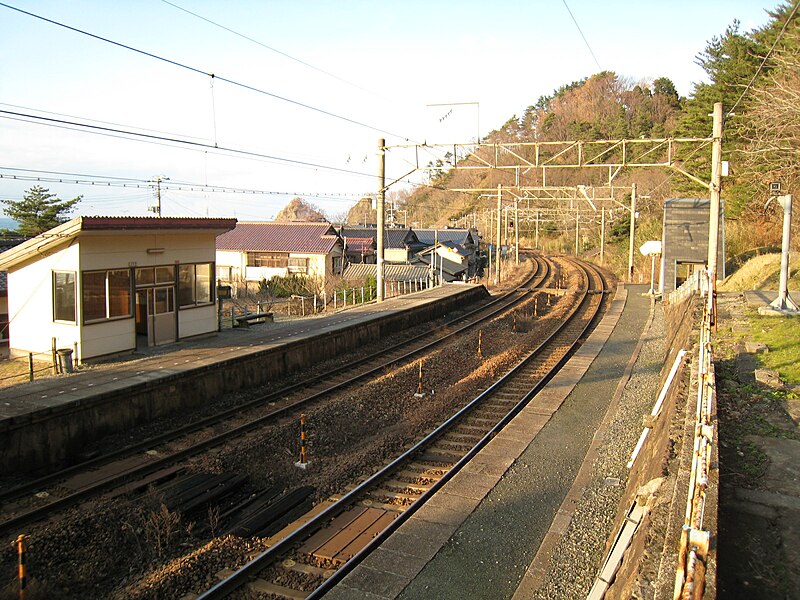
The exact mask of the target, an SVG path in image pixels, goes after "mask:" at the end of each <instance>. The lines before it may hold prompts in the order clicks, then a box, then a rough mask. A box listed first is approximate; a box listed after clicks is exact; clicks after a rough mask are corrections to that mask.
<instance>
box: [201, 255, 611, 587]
mask: <svg viewBox="0 0 800 600" xmlns="http://www.w3.org/2000/svg"><path fill="white" fill-rule="evenodd" d="M573 262H574V264H575V268H576V269H578V270H579V272H580V273H581V274H582V278H583V284H582V285H581V286H579V287H580V294H579V300H578V301H576V303H575V305H574V307H573V308H572V311H571V313H570V314H569V315H568V317H567V318H566V319H565V320H564V321H563V322H562V324H561V325H560V326H559V327H558V329H557V330H556V331H555V332H553V333H552V334H551V335H550V336H549V337H548V338H547V339H545V340H544V341H542V342H541V343H540V344H539V345H538V346H537V347H536V348H535V349H533V350H532V351H530V352H529V353H528V354H527V355H526V356H525V358H524V359H523V360H522V361H520V362H519V364H517V366H516V367H514V368H513V369H512V370H511V371H510V372H509V373H507V374H506V375H505V376H503V377H502V378H501V379H500V380H498V381H497V382H495V383H494V384H493V385H492V386H491V387H489V388H488V389H486V390H485V391H484V392H483V393H481V394H480V395H479V396H477V397H476V398H474V399H473V400H472V401H471V402H469V403H468V404H467V405H466V406H464V407H463V408H462V409H461V410H460V411H458V412H457V413H456V414H454V415H453V416H452V417H450V418H449V419H447V421H445V422H444V423H442V424H441V425H440V426H439V427H437V428H436V429H435V430H434V431H433V432H432V433H430V434H429V435H428V436H426V437H425V438H424V439H422V440H420V441H419V442H418V443H417V444H415V445H414V446H413V447H412V448H411V449H409V450H408V451H406V452H405V453H404V454H402V455H401V456H399V457H397V458H396V459H395V460H393V461H392V462H391V463H390V464H388V465H387V466H386V467H384V468H383V469H381V470H380V471H379V472H377V473H375V474H374V475H372V476H371V477H369V478H368V479H367V480H366V481H364V482H363V483H361V484H359V485H358V486H356V487H354V488H353V489H352V490H351V491H349V492H348V493H347V494H345V495H344V496H342V497H341V498H338V499H333V500H331V501H329V505H328V506H327V508H325V509H324V510H322V511H321V512H318V514H317V515H316V516H314V517H313V518H310V519H308V520H306V521H305V523H304V524H302V525H299V526H298V527H297V528H296V529H295V530H294V531H293V532H292V533H291V534H289V535H288V536H286V537H284V538H283V539H282V540H280V541H278V542H277V543H276V544H275V545H274V546H272V547H271V548H270V549H269V550H267V551H266V552H264V553H263V554H261V555H259V556H258V557H256V558H255V559H254V560H252V561H251V562H250V563H248V564H247V565H245V566H244V567H242V568H240V569H239V570H237V571H236V572H234V573H233V574H232V575H231V576H230V577H228V578H227V579H225V580H224V581H222V582H220V583H219V584H218V585H216V586H215V587H213V588H212V589H210V590H208V591H207V592H205V593H204V594H202V595H201V596H200V598H201V599H202V600H212V599H214V600H215V599H218V598H225V597H228V596H229V595H230V594H231V593H232V592H233V591H235V590H236V589H238V588H239V587H242V586H243V585H245V584H247V583H251V586H250V590H251V591H258V592H261V593H265V594H272V595H273V596H278V597H280V596H284V597H288V598H306V597H308V598H316V597H319V596H321V595H323V594H324V593H325V592H326V591H327V590H328V589H330V587H332V586H333V585H335V583H336V582H337V581H338V580H339V579H341V577H343V576H344V574H346V573H347V572H348V571H349V570H350V569H351V568H352V567H353V566H355V564H357V562H358V561H360V560H361V559H362V558H363V557H365V556H366V555H367V554H368V553H369V552H370V551H371V550H372V549H374V548H375V547H376V546H377V545H379V544H380V543H381V541H382V540H383V539H385V537H387V536H388V535H389V534H390V533H391V532H392V531H394V530H395V529H396V528H397V527H399V525H400V524H401V523H402V522H403V521H404V520H405V519H407V518H408V517H409V516H410V515H411V514H412V513H413V512H414V511H415V510H416V509H417V508H419V506H420V505H421V504H422V503H423V502H425V500H426V499H428V498H429V497H430V496H431V495H432V494H434V493H435V492H436V490H437V489H439V488H440V487H441V486H442V485H444V483H445V482H446V481H447V480H449V479H450V478H451V477H452V476H453V475H454V474H455V473H456V472H458V470H459V469H460V468H461V467H462V466H463V465H465V464H466V463H467V462H468V461H469V460H470V459H471V458H472V457H473V456H474V455H475V454H476V453H477V452H478V451H479V450H480V449H481V448H482V447H483V446H484V445H485V444H486V443H488V441H489V440H490V439H491V438H492V437H493V436H494V435H495V434H496V433H497V432H498V431H499V430H500V429H502V427H504V426H505V424H506V423H508V422H509V421H510V420H511V419H512V418H513V416H514V415H515V414H516V413H517V412H518V411H519V410H520V409H521V408H522V407H523V406H525V405H526V404H527V403H528V402H529V401H531V399H533V398H534V397H535V395H536V393H537V392H538V391H539V390H540V389H541V388H542V386H543V385H544V384H545V383H546V382H547V381H549V379H550V378H551V377H552V376H553V375H554V374H555V372H556V371H557V370H558V369H559V368H560V367H561V365H562V364H563V363H564V362H565V361H566V359H567V358H568V356H569V355H570V353H571V352H572V351H573V350H574V349H575V348H576V347H577V345H578V344H579V343H580V342H581V340H582V339H583V338H584V337H585V335H586V334H587V331H588V330H589V329H590V327H591V326H592V325H593V323H594V322H595V321H596V319H597V317H598V315H599V314H600V311H601V307H602V305H603V297H604V295H603V292H604V291H606V290H605V281H604V279H603V277H602V275H601V274H600V273H599V271H597V270H596V269H594V268H593V267H591V266H589V265H586V264H585V263H580V262H578V261H573Z"/></svg>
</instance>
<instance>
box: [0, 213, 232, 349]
mask: <svg viewBox="0 0 800 600" xmlns="http://www.w3.org/2000/svg"><path fill="white" fill-rule="evenodd" d="M235 226H236V219H214V218H182V217H180V218H174V217H76V218H74V219H72V220H70V221H67V222H66V223H63V224H62V225H59V226H58V227H55V228H53V229H51V230H49V231H46V232H44V233H42V234H40V235H38V236H36V237H34V238H31V239H29V240H27V241H25V242H23V243H22V244H19V245H18V246H15V247H14V248H11V249H9V250H7V251H5V252H3V253H2V254H0V270H2V271H7V273H8V275H7V281H8V319H9V326H8V331H9V345H10V352H11V355H12V356H18V355H22V354H27V353H29V352H32V353H36V354H47V353H50V352H51V351H52V347H53V344H54V343H55V346H56V347H57V348H59V349H73V350H74V351H75V352H76V353H77V355H76V356H75V358H76V359H77V360H79V361H81V362H83V361H85V360H88V359H93V358H98V357H102V356H108V355H113V354H120V353H125V352H132V351H134V350H136V348H137V347H139V348H141V347H145V346H154V345H161V344H168V343H172V342H175V341H177V340H181V339H186V338H190V337H195V336H199V335H204V334H209V333H213V332H216V331H217V310H216V306H215V302H216V298H215V285H214V260H215V239H216V237H217V236H218V235H220V234H222V233H224V232H225V231H229V230H231V229H233V228H234V227H235Z"/></svg>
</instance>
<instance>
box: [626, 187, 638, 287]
mask: <svg viewBox="0 0 800 600" xmlns="http://www.w3.org/2000/svg"><path fill="white" fill-rule="evenodd" d="M635 237H636V184H635V183H632V184H631V229H630V240H629V242H630V243H629V245H628V283H633V243H634V238H635Z"/></svg>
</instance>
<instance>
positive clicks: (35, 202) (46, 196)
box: [0, 185, 83, 236]
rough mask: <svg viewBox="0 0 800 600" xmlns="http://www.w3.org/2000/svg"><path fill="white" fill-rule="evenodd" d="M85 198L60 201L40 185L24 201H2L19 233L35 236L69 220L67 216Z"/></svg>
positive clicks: (28, 193)
mask: <svg viewBox="0 0 800 600" xmlns="http://www.w3.org/2000/svg"><path fill="white" fill-rule="evenodd" d="M81 198H83V196H78V197H76V198H73V199H72V200H60V199H59V198H58V196H56V195H55V194H51V193H50V190H49V189H47V188H43V187H41V186H39V185H35V186H33V187H32V188H31V189H29V190H28V191H27V192H25V194H24V195H23V197H22V200H20V201H15V200H0V202H2V203H3V204H5V205H6V208H4V209H3V212H5V214H6V215H8V216H9V217H10V218H12V219H14V220H15V221H17V222H18V223H19V227H18V228H17V232H18V233H19V234H21V235H26V236H34V235H39V234H40V233H42V232H45V231H47V230H48V229H52V228H53V227H56V226H57V225H61V223H64V222H66V221H67V220H68V217H67V216H66V215H67V214H69V212H70V211H71V210H72V209H73V207H74V206H75V205H76V204H77V203H78V202H80V200H81Z"/></svg>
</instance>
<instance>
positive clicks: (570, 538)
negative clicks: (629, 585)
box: [400, 287, 664, 600]
mask: <svg viewBox="0 0 800 600" xmlns="http://www.w3.org/2000/svg"><path fill="white" fill-rule="evenodd" d="M639 291H641V290H639V289H638V287H635V288H634V289H633V290H631V291H630V292H629V295H628V303H629V305H628V307H626V310H625V311H624V312H623V314H622V316H621V318H620V321H619V324H618V326H617V327H616V329H615V330H614V332H613V333H612V335H611V337H610V338H609V340H608V342H607V343H606V346H605V348H604V349H603V351H602V352H601V353H600V355H599V356H598V357H597V358H596V359H595V361H594V362H593V364H592V366H591V367H590V368H589V371H588V372H587V374H586V376H585V377H584V379H583V380H582V381H581V382H580V383H579V384H578V385H577V386H576V387H575V389H574V390H573V392H572V393H571V394H570V396H569V398H568V399H567V400H566V401H565V403H564V404H563V406H562V407H561V409H560V410H559V411H558V412H557V413H556V414H555V415H554V417H553V419H552V420H551V421H550V422H549V423H548V424H547V425H546V426H545V428H544V429H543V430H542V431H541V432H540V433H539V434H538V435H537V437H536V438H535V439H534V441H533V442H532V443H531V445H530V446H529V447H528V449H527V450H526V451H525V452H524V453H523V454H522V456H521V457H520V459H519V460H518V461H517V462H516V463H515V464H514V465H512V467H511V468H510V469H509V471H508V473H507V474H506V476H505V478H504V479H503V480H502V481H501V482H500V483H499V484H498V485H497V486H496V487H495V488H494V489H493V490H492V492H490V493H489V495H488V496H487V497H486V498H484V500H483V501H482V503H481V504H480V505H479V506H478V508H477V509H476V510H475V512H473V514H472V515H471V517H470V518H469V519H468V520H467V521H466V522H465V523H464V524H463V525H462V526H461V527H460V528H459V529H458V530H457V531H456V533H455V534H454V535H453V537H452V538H451V539H450V541H449V542H448V543H447V544H446V545H445V546H444V547H443V548H442V550H441V551H440V552H439V553H438V554H437V555H436V557H435V558H434V559H433V560H432V561H431V562H430V563H428V565H427V566H426V567H425V569H423V571H422V572H420V574H419V575H418V576H417V578H416V579H415V580H414V581H413V582H412V583H411V584H410V585H409V586H408V587H407V588H406V589H405V590H404V591H403V593H402V594H401V595H400V598H408V599H411V598H420V597H426V598H432V597H436V598H444V599H446V598H459V599H460V598H465V597H469V598H487V599H493V600H494V599H498V598H510V597H511V596H512V595H513V594H514V591H515V590H516V588H517V585H518V584H519V581H520V579H521V578H522V576H523V574H524V573H525V571H526V569H527V567H528V565H529V564H530V562H531V560H532V558H533V556H534V555H535V553H536V550H537V548H538V546H539V544H540V543H541V541H542V539H543V537H544V535H545V534H546V532H547V531H548V528H549V527H550V524H551V522H552V520H553V516H554V515H555V513H556V511H557V510H558V508H559V507H560V505H561V502H562V500H563V499H564V496H565V494H566V493H567V491H568V490H569V489H570V487H571V485H572V482H573V480H574V478H575V475H576V474H577V472H578V469H579V468H580V466H581V463H582V461H583V459H584V456H585V454H586V451H587V449H588V447H589V444H590V443H591V440H592V436H593V435H594V433H595V431H596V430H597V427H598V426H599V424H600V422H601V420H602V418H603V416H604V415H605V412H606V410H607V408H608V405H609V401H610V399H611V398H612V396H613V395H614V391H615V388H616V387H617V384H618V381H619V379H620V377H621V376H622V375H623V372H624V370H625V367H626V365H627V363H628V360H629V359H630V356H631V355H632V353H633V350H634V348H635V347H636V344H637V342H638V341H639V334H640V332H641V331H642V328H643V326H644V324H645V322H646V319H647V316H648V312H649V311H648V308H649V299H647V298H642V297H641V296H640V295H639V294H638V292H639ZM658 322H659V323H662V322H663V320H659V321H658ZM658 327H661V325H658V326H656V327H655V328H654V329H653V330H652V331H651V332H650V335H649V336H648V341H647V342H646V343H645V344H644V347H643V349H642V355H641V357H640V361H639V364H637V367H636V371H635V375H634V377H633V378H632V379H631V382H630V384H629V386H628V389H626V392H625V394H624V397H623V398H622V400H621V402H620V407H619V410H618V415H617V416H615V417H614V423H613V424H612V426H611V427H610V429H609V434H608V436H607V438H606V440H607V442H606V444H607V446H604V448H603V449H602V450H601V454H600V459H599V461H598V464H597V465H596V468H595V476H594V477H593V479H592V482H591V484H590V488H589V490H587V493H586V494H585V495H584V500H583V502H582V504H581V505H580V506H579V507H578V512H577V514H576V517H575V519H574V521H573V527H574V528H575V529H576V530H577V531H578V532H580V537H579V536H578V535H577V534H575V535H570V534H568V535H567V536H566V537H565V538H564V539H563V540H562V542H561V544H560V545H559V547H558V549H557V550H556V559H555V563H556V564H553V565H552V566H551V568H550V572H552V573H558V574H559V575H558V577H557V578H555V579H554V580H553V581H552V582H549V581H548V582H547V583H546V585H545V588H544V589H543V590H542V593H541V596H539V597H542V598H577V597H581V596H583V597H585V595H586V592H587V591H588V589H589V586H591V581H592V579H593V577H594V573H595V572H596V569H597V566H598V564H599V561H600V557H601V555H602V551H603V546H604V544H605V541H606V538H607V537H608V534H609V532H610V524H611V521H612V519H613V517H614V514H615V512H616V508H617V502H618V499H619V497H620V496H621V495H622V493H623V490H624V483H625V472H624V471H625V463H626V462H627V459H628V456H629V454H630V450H631V449H632V447H633V445H634V444H635V442H636V439H637V438H638V435H639V433H640V429H641V418H642V414H644V413H646V412H649V409H650V407H651V405H652V402H653V399H654V398H655V392H653V388H656V387H657V386H658V383H659V382H658V372H659V370H660V368H661V362H663V349H660V348H659V347H663V337H664V336H663V333H659V329H658ZM659 353H660V354H659ZM656 392H657V390H656ZM628 438H632V439H631V440H630V441H629V440H628ZM606 477H616V478H619V479H620V485H619V486H618V487H608V486H605V485H604V480H605V478H606ZM559 582H565V583H559ZM566 582H575V583H574V584H573V583H566ZM579 590H580V591H579Z"/></svg>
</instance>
